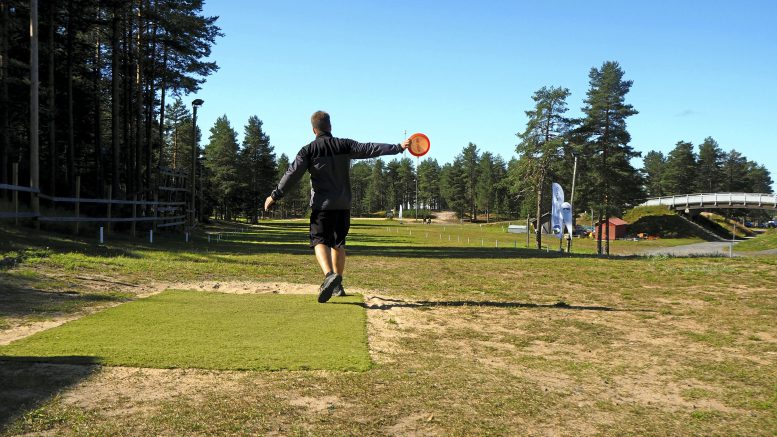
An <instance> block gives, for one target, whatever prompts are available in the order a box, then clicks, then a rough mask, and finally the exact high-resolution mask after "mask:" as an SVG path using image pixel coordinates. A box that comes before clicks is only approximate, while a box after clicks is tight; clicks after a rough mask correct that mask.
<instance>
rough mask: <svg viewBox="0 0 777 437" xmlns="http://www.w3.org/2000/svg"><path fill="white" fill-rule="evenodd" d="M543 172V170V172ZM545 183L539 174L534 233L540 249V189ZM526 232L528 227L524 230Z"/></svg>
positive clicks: (542, 175)
mask: <svg viewBox="0 0 777 437" xmlns="http://www.w3.org/2000/svg"><path fill="white" fill-rule="evenodd" d="M543 173H544V172H543ZM544 183H545V175H544V174H541V175H540V177H539V181H538V182H537V226H536V227H535V229H534V232H535V233H536V235H535V239H536V240H537V249H539V250H542V191H543V189H542V188H543V187H542V186H543V184H544ZM526 231H527V232H528V229H527V230H526Z"/></svg>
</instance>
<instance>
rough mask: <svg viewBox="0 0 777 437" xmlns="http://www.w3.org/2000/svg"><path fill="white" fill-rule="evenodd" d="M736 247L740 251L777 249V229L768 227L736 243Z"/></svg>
mask: <svg viewBox="0 0 777 437" xmlns="http://www.w3.org/2000/svg"><path fill="white" fill-rule="evenodd" d="M736 249H737V251H742V252H756V251H760V250H774V249H777V230H775V229H769V230H768V231H766V232H764V233H762V234H759V235H758V236H756V237H755V238H751V239H750V240H747V241H743V242H741V243H738V244H737V245H736Z"/></svg>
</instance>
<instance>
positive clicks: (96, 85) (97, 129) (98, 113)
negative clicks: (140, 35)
mask: <svg viewBox="0 0 777 437" xmlns="http://www.w3.org/2000/svg"><path fill="white" fill-rule="evenodd" d="M99 20H100V11H99V8H98V10H97V14H96V21H99ZM101 69H102V53H101V51H100V31H99V30H95V43H94V69H93V71H92V74H93V77H92V80H93V82H92V88H93V90H92V91H93V92H94V161H95V166H96V168H95V170H96V173H97V175H96V179H97V180H96V182H97V187H102V186H103V183H104V170H103V157H102V143H103V141H102V136H103V132H102V123H103V120H102V107H101V105H100V95H101V94H102V93H101V91H102V90H101V87H100V79H101V75H100V70H101Z"/></svg>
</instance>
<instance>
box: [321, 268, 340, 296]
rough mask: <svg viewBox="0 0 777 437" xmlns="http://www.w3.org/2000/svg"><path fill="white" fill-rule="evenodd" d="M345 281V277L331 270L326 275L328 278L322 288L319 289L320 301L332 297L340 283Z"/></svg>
mask: <svg viewBox="0 0 777 437" xmlns="http://www.w3.org/2000/svg"><path fill="white" fill-rule="evenodd" d="M342 282H343V277H342V276H340V275H338V274H337V273H334V272H331V273H329V274H328V275H326V279H324V282H323V283H322V284H321V288H319V289H318V303H324V302H326V301H328V300H329V298H331V297H332V292H333V291H335V288H337V286H338V285H340V283H342Z"/></svg>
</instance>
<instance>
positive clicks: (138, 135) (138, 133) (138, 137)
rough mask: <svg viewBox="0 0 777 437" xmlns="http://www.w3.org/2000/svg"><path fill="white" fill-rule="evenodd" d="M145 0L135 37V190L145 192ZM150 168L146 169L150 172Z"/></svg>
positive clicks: (138, 14) (141, 3) (139, 15)
mask: <svg viewBox="0 0 777 437" xmlns="http://www.w3.org/2000/svg"><path fill="white" fill-rule="evenodd" d="M143 38H144V32H143V0H140V1H138V10H137V35H136V38H135V171H136V173H135V192H136V193H138V195H140V196H141V198H142V197H143V196H145V195H146V193H145V186H144V183H143V182H144V178H143V174H144V173H143V164H142V163H143V153H142V152H143V145H144V142H143V134H144V133H145V132H144V128H143V123H144V118H143V56H144V53H143ZM149 170H150V169H145V171H146V172H148V171H149Z"/></svg>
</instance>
